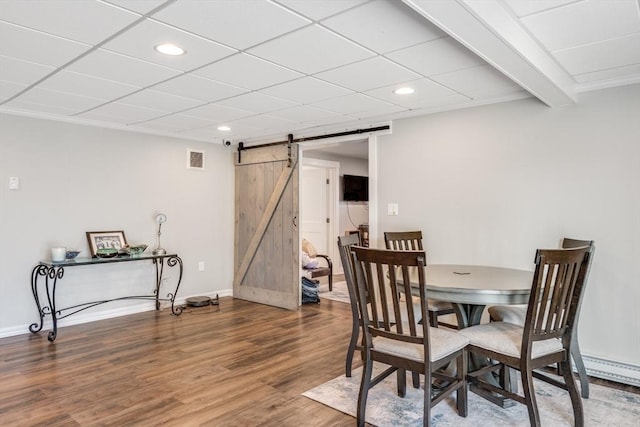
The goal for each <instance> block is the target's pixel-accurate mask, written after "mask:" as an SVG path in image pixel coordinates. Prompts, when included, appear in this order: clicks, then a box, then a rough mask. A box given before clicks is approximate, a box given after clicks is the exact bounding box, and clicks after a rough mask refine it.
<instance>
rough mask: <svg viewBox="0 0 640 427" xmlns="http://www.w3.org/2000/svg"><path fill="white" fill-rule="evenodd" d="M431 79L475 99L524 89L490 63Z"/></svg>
mask: <svg viewBox="0 0 640 427" xmlns="http://www.w3.org/2000/svg"><path fill="white" fill-rule="evenodd" d="M431 79H432V80H434V81H436V82H438V83H440V84H442V85H444V86H446V87H448V88H450V89H452V90H454V91H456V92H460V93H461V94H463V95H466V96H468V97H471V98H473V99H474V100H478V99H487V98H494V97H498V96H503V95H506V94H509V93H513V92H518V91H520V90H522V88H521V87H520V86H518V85H517V84H515V83H514V82H513V81H511V80H510V79H509V78H507V77H505V76H504V75H503V74H501V73H500V72H499V71H497V70H495V69H494V68H493V67H491V66H490V65H480V66H477V67H472V68H466V69H464V70H458V71H453V72H451V73H445V74H439V75H437V76H433V77H431Z"/></svg>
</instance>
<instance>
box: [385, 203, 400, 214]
mask: <svg viewBox="0 0 640 427" xmlns="http://www.w3.org/2000/svg"><path fill="white" fill-rule="evenodd" d="M387 215H389V216H397V215H398V204H397V203H389V204H388V205H387Z"/></svg>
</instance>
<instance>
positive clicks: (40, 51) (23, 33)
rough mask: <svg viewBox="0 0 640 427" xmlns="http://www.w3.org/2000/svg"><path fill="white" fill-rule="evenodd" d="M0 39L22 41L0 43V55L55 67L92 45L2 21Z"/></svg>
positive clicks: (0, 22)
mask: <svg viewBox="0 0 640 427" xmlns="http://www.w3.org/2000/svg"><path fill="white" fill-rule="evenodd" d="M0 40H16V41H17V40H19V41H20V42H19V43H16V42H11V43H0V55H3V56H9V57H11V58H16V59H21V60H23V61H29V62H35V63H37V64H43V65H51V66H53V67H59V66H61V65H63V64H66V63H67V62H69V61H70V60H71V59H73V58H75V57H76V56H78V55H80V54H81V53H83V52H86V51H87V50H89V49H90V47H91V46H89V45H86V44H83V43H77V42H74V41H71V40H67V39H63V38H61V37H56V36H51V35H48V34H45V33H42V32H40V31H34V30H30V29H28V28H24V27H20V26H17V25H13V24H9V23H6V22H2V21H0Z"/></svg>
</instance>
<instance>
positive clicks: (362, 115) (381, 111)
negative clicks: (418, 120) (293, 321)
mask: <svg viewBox="0 0 640 427" xmlns="http://www.w3.org/2000/svg"><path fill="white" fill-rule="evenodd" d="M407 110H408V109H407V108H403V107H400V106H398V105H389V106H386V107H380V108H373V109H371V110H367V111H358V112H355V113H349V116H351V117H355V118H357V119H361V120H362V119H368V118H372V117H382V118H383V119H385V120H388V119H387V117H389V115H391V114H397V113H401V112H403V111H407Z"/></svg>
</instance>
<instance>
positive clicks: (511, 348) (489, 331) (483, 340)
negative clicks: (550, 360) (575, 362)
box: [458, 322, 563, 359]
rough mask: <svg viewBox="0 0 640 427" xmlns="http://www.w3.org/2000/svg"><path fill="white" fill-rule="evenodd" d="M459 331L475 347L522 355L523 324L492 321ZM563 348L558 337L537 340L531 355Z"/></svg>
mask: <svg viewBox="0 0 640 427" xmlns="http://www.w3.org/2000/svg"><path fill="white" fill-rule="evenodd" d="M458 333H459V334H460V335H463V336H465V337H467V338H468V339H469V344H471V345H473V346H475V347H480V348H483V349H486V350H490V351H494V352H496V353H501V354H506V355H508V356H512V357H518V358H519V357H520V352H521V347H522V334H523V328H522V326H518V325H514V324H513V323H507V322H491V323H486V324H482V325H477V326H471V327H470V328H465V329H461V330H460V331H459V332H458ZM562 350H563V348H562V343H561V342H560V340H559V339H557V338H551V339H548V340H544V341H535V342H534V343H533V348H532V352H531V353H532V354H531V357H532V359H535V358H537V357H540V356H544V355H546V354H551V353H556V352H558V351H562Z"/></svg>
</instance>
